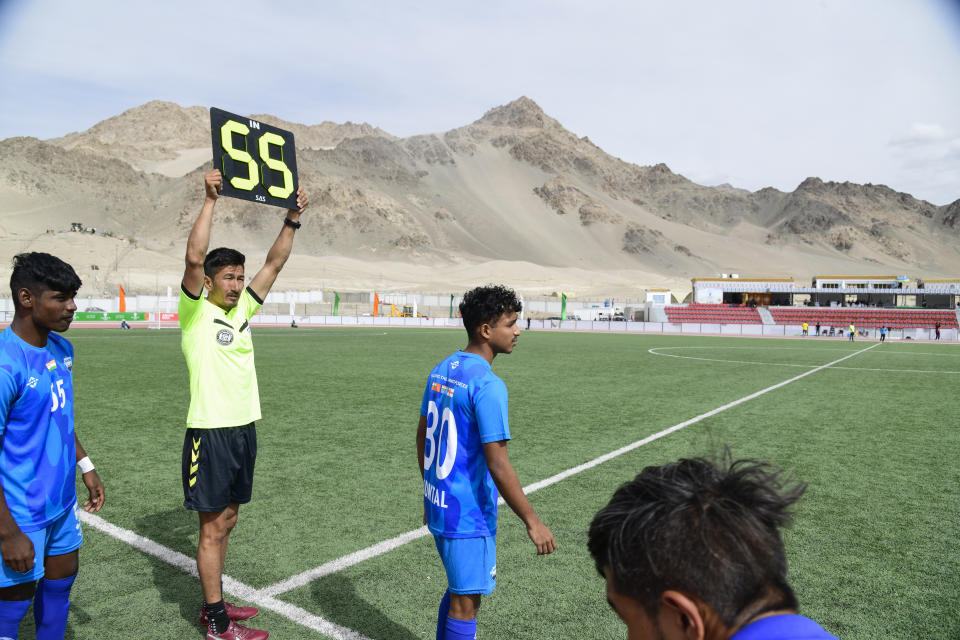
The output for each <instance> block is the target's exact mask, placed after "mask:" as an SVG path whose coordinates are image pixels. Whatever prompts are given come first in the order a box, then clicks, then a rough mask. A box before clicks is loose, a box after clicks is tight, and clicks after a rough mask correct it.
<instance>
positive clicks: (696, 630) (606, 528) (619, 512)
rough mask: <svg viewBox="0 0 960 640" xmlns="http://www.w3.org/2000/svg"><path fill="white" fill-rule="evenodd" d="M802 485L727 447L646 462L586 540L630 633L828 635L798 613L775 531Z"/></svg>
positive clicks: (692, 639)
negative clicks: (735, 456) (712, 454)
mask: <svg viewBox="0 0 960 640" xmlns="http://www.w3.org/2000/svg"><path fill="white" fill-rule="evenodd" d="M805 489H806V486H805V485H804V484H800V483H793V482H791V481H790V480H789V479H787V478H785V477H784V476H783V473H782V471H780V470H778V469H775V468H773V467H771V466H770V465H767V464H764V463H761V462H757V461H753V460H739V461H736V462H733V461H731V460H730V456H729V451H728V452H726V453H725V455H724V458H723V460H722V461H721V462H720V463H719V464H714V463H713V462H710V461H708V460H706V459H704V458H695V459H683V460H679V461H677V462H673V463H670V464H665V465H662V466H659V467H647V468H646V469H644V470H643V471H642V472H641V473H640V475H638V476H637V477H636V478H634V479H633V480H632V481H631V482H628V483H626V484H624V485H623V486H621V487H620V488H619V489H617V491H616V492H615V493H614V494H613V498H611V500H610V502H609V504H607V506H606V507H604V508H603V509H601V510H600V512H599V513H597V515H596V516H595V517H594V519H593V522H592V523H591V525H590V536H589V542H588V546H589V549H590V553H591V555H592V556H593V558H594V561H595V562H596V565H597V570H598V571H599V572H600V575H602V576H603V577H604V578H605V579H606V581H607V599H608V600H609V602H610V605H611V606H612V607H613V608H614V610H615V611H616V613H617V615H619V616H620V617H621V618H622V619H623V620H624V622H626V624H627V629H628V638H629V639H630V640H639V639H641V638H643V639H647V638H649V639H654V638H656V639H660V638H684V639H687V640H703V639H712V638H723V639H727V638H737V640H739V639H740V637H741V636H740V633H738V632H740V630H741V629H744V632H743V633H744V636H742V637H744V638H746V637H747V634H749V638H750V639H751V640H754V639H760V638H784V639H786V638H793V637H802V638H805V639H806V638H810V639H814V638H832V637H833V636H831V635H830V634H828V633H826V632H825V631H823V630H822V629H821V628H820V627H819V625H817V624H816V623H815V622H813V621H812V620H808V619H807V618H803V617H801V616H798V615H796V612H797V609H798V604H797V598H796V596H795V595H794V593H793V589H791V587H790V585H789V584H788V583H787V559H786V553H785V551H784V546H783V540H782V539H781V537H780V531H779V529H780V528H781V527H784V526H786V525H788V524H789V523H790V519H791V507H792V506H793V505H794V504H795V503H796V502H797V501H798V500H799V499H800V497H801V496H802V495H803V492H804V490H805ZM747 627H749V628H750V631H749V632H747V631H746V630H745V628H747ZM801 633H803V634H807V635H796V634H801ZM791 634H795V635H791Z"/></svg>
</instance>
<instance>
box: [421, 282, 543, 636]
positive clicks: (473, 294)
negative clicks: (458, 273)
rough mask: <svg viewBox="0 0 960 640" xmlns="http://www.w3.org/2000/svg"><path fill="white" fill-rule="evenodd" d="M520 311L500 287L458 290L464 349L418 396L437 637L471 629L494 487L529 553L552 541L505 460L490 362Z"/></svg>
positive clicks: (490, 553) (487, 555) (489, 581)
mask: <svg viewBox="0 0 960 640" xmlns="http://www.w3.org/2000/svg"><path fill="white" fill-rule="evenodd" d="M521 308H522V307H521V303H520V301H519V300H518V299H517V296H516V294H515V293H514V292H513V291H511V290H510V289H507V288H505V287H501V286H491V287H478V288H476V289H473V290H472V291H469V292H467V293H466V294H465V295H464V296H463V302H461V303H460V315H461V317H462V318H463V326H464V328H466V330H467V338H468V342H467V346H466V348H465V349H463V350H462V351H457V352H456V353H454V354H453V355H451V356H449V357H448V358H446V359H445V360H443V361H442V362H441V363H440V364H438V365H437V366H436V367H434V368H433V371H431V372H430V377H429V378H428V379H427V388H426V390H425V391H424V394H423V403H422V404H421V407H420V425H419V427H418V429H417V454H418V456H419V458H420V472H421V474H422V475H423V498H424V524H426V525H427V526H428V527H429V529H430V531H431V532H432V533H433V536H434V541H435V542H436V545H437V551H439V553H440V559H441V561H442V562H443V567H444V569H445V571H446V574H447V584H448V588H447V592H446V593H445V594H444V596H443V599H442V600H441V602H440V611H439V615H438V616H437V636H436V637H437V640H472V638H474V637H475V636H476V632H477V620H476V618H477V610H478V609H479V608H480V596H481V595H482V594H489V593H491V592H493V588H494V586H495V585H496V533H497V497H498V491H499V493H500V494H502V495H503V499H504V501H505V502H506V503H507V505H508V506H509V507H510V508H511V509H513V511H514V513H516V514H517V515H518V516H519V517H520V519H521V520H523V523H524V524H525V525H526V527H527V534H528V535H529V536H530V540H531V541H533V544H534V545H535V546H536V548H537V554H538V555H542V554H547V553H552V552H553V551H554V550H555V549H556V548H557V545H556V543H555V542H554V539H553V534H552V533H550V530H549V529H548V528H547V527H546V526H545V525H544V524H543V523H542V522H540V518H538V517H537V514H536V513H535V512H534V510H533V507H532V506H531V505H530V502H529V501H528V500H527V497H526V496H525V495H524V494H523V489H522V487H521V486H520V480H519V479H518V478H517V474H516V472H515V471H514V470H513V466H512V465H511V464H510V460H509V458H508V457H507V441H508V440H509V439H510V425H509V423H508V420H507V387H506V385H505V384H504V383H503V381H502V380H501V379H500V378H498V377H497V376H496V375H494V373H493V371H491V369H490V365H491V363H492V362H493V359H494V357H496V355H497V354H498V353H511V352H512V351H513V348H514V346H516V344H517V336H519V335H520V328H519V327H518V326H517V313H518V312H519V311H520V310H521Z"/></svg>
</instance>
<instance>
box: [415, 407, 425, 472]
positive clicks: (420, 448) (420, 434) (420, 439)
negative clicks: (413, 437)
mask: <svg viewBox="0 0 960 640" xmlns="http://www.w3.org/2000/svg"><path fill="white" fill-rule="evenodd" d="M426 451H427V416H420V424H419V425H417V458H419V460H420V477H421V478H422V477H423V458H424V456H425V455H426Z"/></svg>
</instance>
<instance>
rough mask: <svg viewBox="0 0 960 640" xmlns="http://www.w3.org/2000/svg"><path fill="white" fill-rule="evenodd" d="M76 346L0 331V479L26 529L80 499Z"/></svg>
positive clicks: (12, 509) (44, 523) (61, 340)
mask: <svg viewBox="0 0 960 640" xmlns="http://www.w3.org/2000/svg"><path fill="white" fill-rule="evenodd" d="M72 370H73V346H72V345H71V344H70V342H69V341H67V340H66V339H65V338H62V337H60V336H59V335H56V334H54V333H51V334H50V335H49V337H48V338H47V345H46V346H45V347H34V346H32V345H29V344H27V343H26V342H24V341H23V340H21V339H20V338H19V337H18V336H17V334H15V333H14V332H13V330H12V329H11V328H10V327H7V329H6V330H4V331H3V332H2V333H0V482H2V483H3V494H4V497H5V498H6V501H7V508H8V509H9V510H10V514H11V515H12V516H13V519H14V520H15V521H16V523H17V526H19V527H20V530H21V531H24V532H26V531H36V530H37V529H42V528H43V527H45V526H47V525H48V524H50V523H51V522H53V521H54V520H56V519H57V518H58V517H60V516H61V515H62V514H63V513H64V512H65V511H67V510H68V509H72V508H73V506H74V505H75V504H76V502H77V488H76V471H75V470H74V468H75V467H76V464H77V458H76V444H75V442H74V439H73V438H74V436H73V429H74V427H73V373H72Z"/></svg>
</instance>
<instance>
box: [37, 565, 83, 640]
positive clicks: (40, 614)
mask: <svg viewBox="0 0 960 640" xmlns="http://www.w3.org/2000/svg"><path fill="white" fill-rule="evenodd" d="M76 579H77V574H73V575H72V576H69V577H66V578H61V579H59V580H47V579H46V578H43V579H42V580H40V582H39V583H38V584H37V595H36V596H35V597H34V599H33V619H34V620H35V621H36V623H37V640H63V634H64V633H65V632H66V630H67V613H68V612H69V611H70V588H71V587H72V586H73V581H74V580H76Z"/></svg>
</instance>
